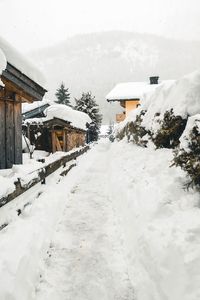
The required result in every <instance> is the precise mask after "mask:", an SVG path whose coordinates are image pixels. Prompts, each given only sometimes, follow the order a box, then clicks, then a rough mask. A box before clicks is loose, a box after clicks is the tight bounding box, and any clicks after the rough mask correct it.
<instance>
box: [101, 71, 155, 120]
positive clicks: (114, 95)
mask: <svg viewBox="0 0 200 300" xmlns="http://www.w3.org/2000/svg"><path fill="white" fill-rule="evenodd" d="M149 79H150V81H149V82H124V83H119V84H117V85H116V86H115V87H114V88H113V89H112V90H111V91H110V93H109V94H108V95H107V96H106V99H107V101H108V102H110V103H111V102H119V103H120V105H121V107H123V109H124V110H123V112H122V113H119V114H116V122H117V123H119V122H122V121H124V119H125V118H126V117H127V116H128V115H129V113H130V112H131V111H132V110H134V109H136V108H137V107H138V106H139V105H140V100H141V98H142V96H143V95H144V94H145V93H148V92H151V91H152V90H154V89H155V88H156V87H157V86H158V85H159V83H158V79H159V77H158V76H153V77H150V78H149Z"/></svg>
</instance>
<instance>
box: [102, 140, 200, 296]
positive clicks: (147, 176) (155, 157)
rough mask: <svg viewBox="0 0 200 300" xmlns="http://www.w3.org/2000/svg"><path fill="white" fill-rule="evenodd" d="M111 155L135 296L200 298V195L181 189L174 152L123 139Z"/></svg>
mask: <svg viewBox="0 0 200 300" xmlns="http://www.w3.org/2000/svg"><path fill="white" fill-rule="evenodd" d="M109 155H110V163H111V167H110V170H109V171H108V172H109V174H108V176H109V178H110V182H109V185H110V189H109V192H110V198H111V199H114V201H113V204H114V207H115V210H116V212H117V215H118V216H119V223H120V225H121V227H122V234H123V241H122V242H123V244H124V249H125V253H126V259H127V263H128V265H129V277H130V279H131V281H132V284H133V286H134V287H135V292H136V299H138V300H149V299H153V300H161V299H162V300H163V299H165V300H172V299H173V300H180V299H181V300H197V299H199V294H200V286H199V269H200V243H199V228H200V210H199V194H198V193H197V192H195V191H192V190H190V191H186V190H184V189H183V188H182V187H183V184H184V183H185V182H186V176H185V174H184V172H183V171H181V170H180V168H175V167H171V168H170V167H169V165H170V163H171V161H172V151H171V150H167V149H160V150H157V151H155V150H153V149H149V148H141V147H138V146H134V145H132V144H127V143H125V142H124V141H121V142H119V143H114V144H112V149H111V152H110V153H109ZM113 174H115V176H113ZM116 174H117V176H116Z"/></svg>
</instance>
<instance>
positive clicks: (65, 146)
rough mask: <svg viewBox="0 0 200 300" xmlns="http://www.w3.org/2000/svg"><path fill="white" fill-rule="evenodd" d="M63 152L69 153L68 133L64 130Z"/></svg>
mask: <svg viewBox="0 0 200 300" xmlns="http://www.w3.org/2000/svg"><path fill="white" fill-rule="evenodd" d="M63 151H64V152H66V151H67V132H66V130H63Z"/></svg>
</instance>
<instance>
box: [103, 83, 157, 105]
mask: <svg viewBox="0 0 200 300" xmlns="http://www.w3.org/2000/svg"><path fill="white" fill-rule="evenodd" d="M162 83H163V81H162V82H161V83H158V84H150V83H149V82H124V83H119V84H117V85H116V86H115V87H114V88H113V89H112V90H111V91H110V93H108V95H107V96H106V99H107V100H108V101H120V100H132V99H140V98H141V97H142V96H143V94H146V93H149V92H152V91H154V90H155V89H156V88H157V87H158V86H160V85H161V84H162Z"/></svg>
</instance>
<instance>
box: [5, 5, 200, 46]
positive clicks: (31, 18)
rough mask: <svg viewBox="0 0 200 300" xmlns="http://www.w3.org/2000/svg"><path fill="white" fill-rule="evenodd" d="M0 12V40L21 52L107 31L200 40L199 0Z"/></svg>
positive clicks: (11, 7) (21, 7)
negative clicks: (74, 36)
mask: <svg viewBox="0 0 200 300" xmlns="http://www.w3.org/2000/svg"><path fill="white" fill-rule="evenodd" d="M0 11H1V18H0V35H1V36H3V37H4V38H5V39H6V40H8V41H9V42H10V43H12V44H14V45H15V47H17V48H18V49H19V50H20V51H22V52H26V51H29V50H32V49H37V48H41V47H44V46H48V45H51V44H54V43H57V42H59V41H61V40H65V39H66V37H68V36H71V35H74V34H77V33H88V32H94V31H107V30H128V31H135V32H147V33H155V34H158V35H164V36H167V37H172V38H181V39H190V40H191V39H193V40H200V0H120V1H119V0H98V1H97V0H56V1H55V0H0Z"/></svg>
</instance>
